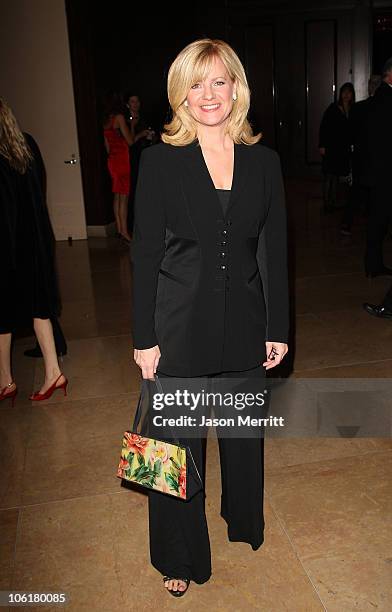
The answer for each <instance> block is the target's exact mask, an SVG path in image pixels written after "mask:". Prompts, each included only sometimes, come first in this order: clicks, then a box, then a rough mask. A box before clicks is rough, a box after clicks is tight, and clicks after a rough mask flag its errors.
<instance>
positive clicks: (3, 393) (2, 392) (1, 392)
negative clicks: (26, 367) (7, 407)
mask: <svg viewBox="0 0 392 612" xmlns="http://www.w3.org/2000/svg"><path fill="white" fill-rule="evenodd" d="M12 385H15V383H14V381H13V380H12V381H11V382H10V383H8V385H6V386H5V387H4V388H3V389H1V390H0V402H2V401H3V400H5V399H8V398H9V399H10V400H12V402H11V404H12V407H14V403H15V398H16V395H17V393H18V388H17V386H16V385H15V389H13V390H12V391H10V392H9V393H6V391H7V389H9V388H10V387H12Z"/></svg>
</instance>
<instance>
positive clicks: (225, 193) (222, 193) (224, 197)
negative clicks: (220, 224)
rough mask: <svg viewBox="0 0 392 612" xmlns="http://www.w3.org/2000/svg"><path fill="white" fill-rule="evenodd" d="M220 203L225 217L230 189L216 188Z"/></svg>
mask: <svg viewBox="0 0 392 612" xmlns="http://www.w3.org/2000/svg"><path fill="white" fill-rule="evenodd" d="M216 191H217V193H218V196H219V199H220V203H221V205H222V210H223V215H224V216H225V217H226V213H227V208H228V206H229V200H230V193H231V189H217V190H216Z"/></svg>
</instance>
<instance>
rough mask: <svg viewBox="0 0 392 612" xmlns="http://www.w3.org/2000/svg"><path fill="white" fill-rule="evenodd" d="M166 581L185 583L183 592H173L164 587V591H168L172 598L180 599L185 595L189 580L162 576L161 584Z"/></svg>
mask: <svg viewBox="0 0 392 612" xmlns="http://www.w3.org/2000/svg"><path fill="white" fill-rule="evenodd" d="M167 580H182V582H185V584H186V589H185V590H184V591H174V590H173V589H168V588H167V587H165V589H166V590H167V591H169V593H170V594H171V595H173V596H174V597H182V596H183V595H185V593H186V592H187V590H188V587H189V583H190V579H189V578H173V576H164V577H163V582H166V581H167Z"/></svg>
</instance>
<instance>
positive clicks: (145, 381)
mask: <svg viewBox="0 0 392 612" xmlns="http://www.w3.org/2000/svg"><path fill="white" fill-rule="evenodd" d="M151 382H155V385H156V388H157V390H158V393H161V394H162V395H163V394H164V391H163V388H162V383H161V381H160V380H159V378H158V376H157V374H155V378H154V380H152V379H149V378H143V379H142V386H141V389H140V395H139V400H138V403H137V408H136V412H135V418H134V420H133V427H132V431H134V432H135V433H140V434H141V432H138V430H137V429H138V425H139V423H140V419H141V416H142V411H143V401H144V398H145V396H146V395H147V393H148V391H149V389H148V387H149V383H151ZM149 408H150V407H149ZM169 429H170V431H171V432H172V434H173V431H172V429H171V427H170V425H169ZM172 439H173V442H174V444H177V446H181V444H180V441H179V439H178V438H177V437H176V436H174V434H173V436H172Z"/></svg>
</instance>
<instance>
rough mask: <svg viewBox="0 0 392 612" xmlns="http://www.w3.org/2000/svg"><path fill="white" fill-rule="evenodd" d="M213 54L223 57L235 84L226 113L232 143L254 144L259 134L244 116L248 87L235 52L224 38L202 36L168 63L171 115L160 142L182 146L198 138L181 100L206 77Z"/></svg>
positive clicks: (213, 57) (248, 96) (248, 95)
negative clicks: (235, 95) (233, 99)
mask: <svg viewBox="0 0 392 612" xmlns="http://www.w3.org/2000/svg"><path fill="white" fill-rule="evenodd" d="M216 57H219V58H220V59H221V60H222V62H223V64H224V65H225V67H226V70H227V72H228V74H229V76H230V78H231V80H232V81H233V82H234V83H235V85H236V94H237V99H236V101H235V102H233V107H232V110H231V113H230V115H229V117H228V124H227V133H228V134H229V135H230V137H231V138H232V139H233V141H234V142H235V143H244V144H248V145H253V144H255V143H256V142H258V141H259V140H260V138H261V134H253V130H252V127H251V125H250V123H249V121H248V119H247V115H248V111H249V105H250V89H249V85H248V81H247V78H246V74H245V70H244V67H243V65H242V64H241V61H240V59H239V57H238V55H237V54H236V53H235V51H234V50H233V49H232V48H231V47H230V45H228V44H227V43H226V42H224V41H223V40H219V39H216V38H215V39H211V38H203V39H200V40H195V41H194V42H192V43H190V44H189V45H187V46H186V47H185V48H184V49H183V50H182V51H180V53H179V54H178V55H177V57H176V58H175V60H174V61H173V63H172V65H171V66H170V69H169V73H168V77H167V93H168V98H169V103H170V106H171V109H172V111H173V117H172V119H171V121H170V122H169V123H166V124H165V125H164V128H163V129H164V131H163V133H162V134H161V137H162V140H163V142H166V143H169V144H172V145H175V146H184V145H187V144H190V143H191V142H193V141H194V140H195V139H196V138H197V128H196V125H197V124H196V121H195V119H193V117H192V116H191V115H190V113H189V112H188V111H187V109H186V107H184V102H185V100H186V97H187V95H188V92H189V90H190V88H191V86H192V85H193V84H194V83H196V82H199V81H202V80H203V79H204V78H205V76H206V75H207V74H208V71H209V69H210V66H211V64H212V62H213V60H214V59H215V58H216Z"/></svg>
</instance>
